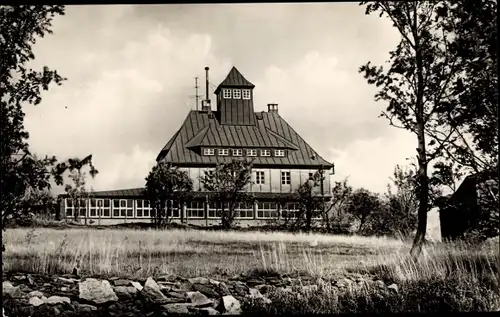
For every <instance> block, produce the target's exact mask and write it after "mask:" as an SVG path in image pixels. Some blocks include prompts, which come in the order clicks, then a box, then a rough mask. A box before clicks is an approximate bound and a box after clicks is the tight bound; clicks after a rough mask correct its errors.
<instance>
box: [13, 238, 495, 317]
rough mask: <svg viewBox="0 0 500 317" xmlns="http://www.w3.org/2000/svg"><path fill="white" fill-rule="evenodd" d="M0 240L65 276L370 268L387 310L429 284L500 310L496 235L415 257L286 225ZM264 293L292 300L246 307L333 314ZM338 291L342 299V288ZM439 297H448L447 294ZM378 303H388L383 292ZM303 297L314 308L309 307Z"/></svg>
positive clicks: (19, 262) (394, 242) (398, 246)
mask: <svg viewBox="0 0 500 317" xmlns="http://www.w3.org/2000/svg"><path fill="white" fill-rule="evenodd" d="M3 242H4V244H5V246H6V251H5V253H4V256H3V260H4V261H3V262H4V272H5V271H7V272H8V271H11V272H19V271H21V272H32V273H41V274H61V273H71V272H72V270H73V268H74V267H78V268H79V269H80V272H81V274H82V275H86V276H90V275H92V276H100V277H111V276H118V277H124V278H131V279H144V278H146V277H148V276H153V277H158V276H161V275H168V274H176V275H180V276H183V277H196V276H204V277H211V278H214V279H227V278H230V277H231V276H234V275H236V274H242V273H243V274H248V273H252V272H261V273H262V274H265V273H266V272H274V273H280V274H293V273H300V274H302V275H308V276H311V277H314V278H321V279H322V280H330V279H336V278H341V277H349V276H352V275H357V276H363V275H367V276H368V275H369V276H375V277H376V278H378V279H381V280H384V281H388V283H389V282H390V283H398V285H400V289H401V291H400V293H399V295H398V296H399V297H401V298H400V301H399V302H398V303H399V304H394V303H393V304H391V305H392V306H391V307H393V308H394V307H396V308H394V309H392V308H391V309H389V311H395V312H397V311H400V310H403V311H405V310H406V309H409V308H408V305H409V301H410V299H409V298H418V296H420V298H421V297H422V296H423V295H416V294H420V292H424V293H425V290H426V289H427V288H428V287H430V288H429V289H427V291H430V292H431V293H433V292H434V293H435V294H434V295H436V294H437V293H439V292H440V290H439V287H444V288H449V289H448V290H447V291H446V292H448V293H450V294H451V295H450V294H448V293H446V292H445V293H446V294H447V295H446V296H451V297H452V298H456V301H457V303H456V305H455V304H453V305H455V306H453V307H455V308H456V309H458V310H471V309H472V310H474V309H479V310H488V309H495V307H499V308H500V294H498V285H499V278H498V272H499V270H498V268H499V266H500V265H499V264H500V255H499V253H498V250H499V249H498V248H499V245H498V239H496V240H494V242H492V243H488V244H485V245H483V246H481V247H478V246H469V245H467V244H465V243H455V244H447V243H437V244H427V245H426V246H425V247H424V251H423V254H422V256H421V257H419V258H418V259H417V260H415V259H412V258H410V257H409V247H410V245H411V243H410V242H409V241H404V240H401V239H393V238H385V237H361V236H340V235H322V234H305V233H302V234H291V233H283V232H238V231H228V232H222V231H197V230H181V229H177V230H174V229H172V230H166V231H157V230H152V229H150V230H95V229H71V230H55V229H49V228H32V229H27V228H14V229H8V230H7V231H6V232H4V235H3ZM436 283H437V284H436ZM440 283H441V284H440ZM455 284H456V285H455ZM325 285H327V284H325ZM439 285H441V286H439ZM453 285H455V286H453ZM436 287H437V289H436ZM483 290H484V292H483ZM365 292H366V290H365ZM405 292H408V293H405ZM464 292H465V293H464ZM467 292H469V293H467ZM334 293H335V291H334V290H332V289H329V288H328V286H325V287H323V288H321V289H320V291H318V292H317V293H316V295H314V296H316V297H317V296H322V297H323V299H325V298H327V299H328V298H329V296H330V297H331V296H332V295H331V294H334ZM317 294H322V295H317ZM367 294H368V293H364V294H357V295H356V293H355V292H354V293H352V292H351V293H350V295H349V296H350V301H351V302H352V301H353V300H354V298H357V297H356V296H358V297H359V296H360V297H359V298H360V299H358V301H359V300H362V301H366V300H367V298H371V297H370V296H371V295H367ZM405 294H406V295H405ZM464 294H465V295H464ZM269 296H270V298H271V300H273V302H278V303H283V302H286V303H288V304H286V305H284V306H283V305H281V306H280V305H276V303H275V304H274V305H271V306H266V307H262V306H252V305H254V304H251V303H250V304H249V305H250V309H251V310H252V311H262V312H268V313H269V312H271V313H284V312H287V313H288V312H294V309H295V310H296V309H302V310H304V309H305V311H302V312H306V313H307V312H323V313H331V312H335V311H331V309H332V308H331V307H332V306H331V305H329V306H328V305H327V306H325V305H324V304H321V303H322V301H314V298H309V299H308V297H307V296H313V295H310V294H309V295H307V294H305V295H304V294H302V295H300V296H299V297H293V298H289V296H291V295H290V294H288V295H283V294H281V293H275V294H270V295H269ZM287 296H288V297H287ZM294 296H295V295H294ZM335 296H337V295H335ZM405 296H407V297H405ZM408 296H409V297H408ZM415 296H417V297H415ZM436 296H437V297H439V296H438V295H436ZM446 296H445V297H446ZM464 296H465V297H464ZM471 296H472V297H471ZM316 297H315V298H316ZM399 297H398V298H399ZM403 297H404V298H403ZM335 298H336V300H338V296H337V297H335ZM377 298H378V297H377ZM424 298H425V296H424ZM460 298H466V299H465V300H464V299H460ZM471 298H472V299H471ZM330 299H331V298H330ZM331 300H333V299H331ZM443 301H444V302H445V303H448V304H449V303H450V301H451V302H453V300H452V299H449V298H447V297H446V298H444V299H443ZM316 302H317V304H314V303H316ZM327 302H328V300H327ZM389 302H390V301H389ZM376 303H377V301H376V300H375V299H371V300H369V303H368V304H367V303H364V304H363V305H365V306H366V305H368V306H366V307H371V309H374V307H375V306H373V305H376ZM384 303H385V304H384V305H388V304H387V303H388V302H387V301H386V300H385V301H384ZM259 305H260V304H259ZM308 305H309V306H310V305H316V306H314V307H310V309H309V310H308V308H307V307H309V306H308ZM370 305H371V306H370ZM398 305H399V306H398ZM415 305H420V304H418V303H417V304H415ZM436 305H438V304H436ZM439 305H441V304H439ZM439 305H438V306H437V307H441V306H439ZM457 305H458V306H457ZM464 305H465V306H464ZM478 305H479V306H478ZM481 305H483V306H481ZM358 306H359V305H354V306H353V307H358ZM279 307H281V308H279ZM359 307H361V306H359ZM359 307H358V308H359ZM384 307H385V306H384ZM398 307H399V308H398ZM418 307H420V306H418ZM418 307H417V308H418ZM433 307H434V306H433ZM478 307H479V308H478ZM481 307H482V308H481ZM492 307H493V308H492ZM358 308H357V309H353V311H359V309H358ZM273 309H274V310H273ZM276 309H278V311H276ZM398 309H399V310H398ZM346 310H348V311H349V309H347V308H345V307H344V311H346ZM375 310H376V309H375ZM410 310H411V309H410ZM417 310H418V311H426V310H425V309H417ZM381 311H385V308H384V309H381Z"/></svg>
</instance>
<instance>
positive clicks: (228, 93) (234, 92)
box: [222, 88, 251, 100]
mask: <svg viewBox="0 0 500 317" xmlns="http://www.w3.org/2000/svg"><path fill="white" fill-rule="evenodd" d="M250 96H251V93H250V89H227V88H226V89H222V97H223V98H224V99H242V97H243V99H246V100H249V99H250Z"/></svg>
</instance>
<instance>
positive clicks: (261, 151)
mask: <svg viewBox="0 0 500 317" xmlns="http://www.w3.org/2000/svg"><path fill="white" fill-rule="evenodd" d="M260 156H271V150H260Z"/></svg>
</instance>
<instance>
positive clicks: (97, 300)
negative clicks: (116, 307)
mask: <svg viewBox="0 0 500 317" xmlns="http://www.w3.org/2000/svg"><path fill="white" fill-rule="evenodd" d="M78 288H79V298H81V299H84V300H87V301H89V302H91V303H94V304H104V303H107V302H116V301H117V300H118V296H116V294H115V292H114V291H113V288H112V287H111V284H109V282H108V281H106V280H103V281H99V280H96V279H93V278H88V279H87V280H86V281H85V282H80V283H79V285H78Z"/></svg>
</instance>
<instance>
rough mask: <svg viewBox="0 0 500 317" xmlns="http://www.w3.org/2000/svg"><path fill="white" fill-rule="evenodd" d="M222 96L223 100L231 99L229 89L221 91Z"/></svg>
mask: <svg viewBox="0 0 500 317" xmlns="http://www.w3.org/2000/svg"><path fill="white" fill-rule="evenodd" d="M222 94H223V96H224V99H231V90H230V89H222Z"/></svg>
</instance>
